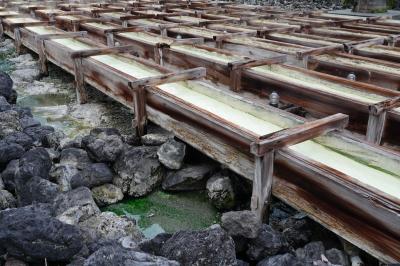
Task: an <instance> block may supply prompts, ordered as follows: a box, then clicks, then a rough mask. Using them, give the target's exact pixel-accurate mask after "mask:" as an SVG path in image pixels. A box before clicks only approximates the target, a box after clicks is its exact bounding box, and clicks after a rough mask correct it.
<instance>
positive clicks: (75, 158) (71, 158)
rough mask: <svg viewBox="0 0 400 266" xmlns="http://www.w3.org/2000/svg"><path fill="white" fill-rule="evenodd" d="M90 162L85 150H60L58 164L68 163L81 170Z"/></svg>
mask: <svg viewBox="0 0 400 266" xmlns="http://www.w3.org/2000/svg"><path fill="white" fill-rule="evenodd" d="M91 164H92V162H91V160H90V158H89V156H88V154H87V152H86V151H85V150H82V149H78V148H67V149H64V150H62V151H61V156H60V165H70V166H74V167H76V168H77V169H79V170H82V169H85V168H86V167H88V166H89V165H91Z"/></svg>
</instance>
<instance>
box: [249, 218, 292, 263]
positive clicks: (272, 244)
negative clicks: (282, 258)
mask: <svg viewBox="0 0 400 266" xmlns="http://www.w3.org/2000/svg"><path fill="white" fill-rule="evenodd" d="M284 247H285V240H284V238H283V237H282V234H281V233H280V232H278V231H275V230H274V229H272V228H271V227H270V226H269V225H266V224H263V225H262V228H261V230H260V231H259V232H258V235H257V237H256V238H253V239H250V240H249V242H248V249H247V252H246V254H247V256H248V257H249V259H251V260H255V261H259V260H261V259H263V258H265V257H269V256H272V255H275V254H277V253H278V252H280V251H281V250H282V249H283V248H284Z"/></svg>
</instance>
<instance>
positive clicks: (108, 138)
mask: <svg viewBox="0 0 400 266" xmlns="http://www.w3.org/2000/svg"><path fill="white" fill-rule="evenodd" d="M82 146H83V147H84V148H85V149H86V150H87V151H88V153H89V155H90V156H91V157H92V158H93V159H94V160H95V161H97V162H111V163H112V162H114V161H115V160H116V159H117V157H118V156H119V155H120V154H121V152H122V150H123V148H124V143H123V141H122V137H121V135H120V133H119V132H118V130H116V129H93V130H91V132H90V135H88V136H85V137H84V138H83V139H82Z"/></svg>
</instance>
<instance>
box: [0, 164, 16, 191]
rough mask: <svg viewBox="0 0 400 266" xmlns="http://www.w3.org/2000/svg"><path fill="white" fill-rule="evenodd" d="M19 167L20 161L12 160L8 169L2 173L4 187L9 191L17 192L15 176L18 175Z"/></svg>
mask: <svg viewBox="0 0 400 266" xmlns="http://www.w3.org/2000/svg"><path fill="white" fill-rule="evenodd" d="M18 166H19V160H18V159H16V160H12V161H10V162H9V163H8V164H7V167H6V169H4V171H3V172H2V173H1V177H2V179H3V183H4V187H5V189H7V190H8V191H11V192H14V191H15V175H16V173H17V170H18Z"/></svg>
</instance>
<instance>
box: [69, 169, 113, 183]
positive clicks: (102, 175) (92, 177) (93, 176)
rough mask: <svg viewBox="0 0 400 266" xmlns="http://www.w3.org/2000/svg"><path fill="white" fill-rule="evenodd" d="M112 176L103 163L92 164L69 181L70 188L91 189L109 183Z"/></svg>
mask: <svg viewBox="0 0 400 266" xmlns="http://www.w3.org/2000/svg"><path fill="white" fill-rule="evenodd" d="M113 177H114V174H113V172H112V171H111V169H110V168H109V167H108V165H106V164H105V163H94V164H90V165H88V166H87V167H85V168H84V169H83V170H82V171H81V172H80V173H79V174H77V175H75V176H73V177H72V179H71V187H72V188H77V187H81V186H83V187H88V188H92V187H95V186H100V185H103V184H106V183H111V182H112V180H113Z"/></svg>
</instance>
